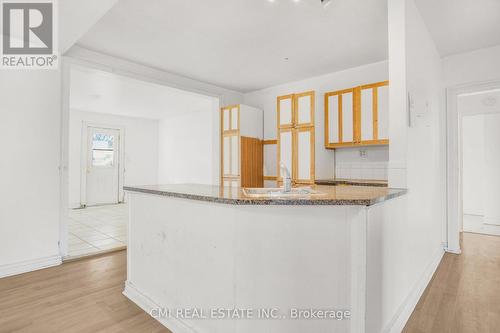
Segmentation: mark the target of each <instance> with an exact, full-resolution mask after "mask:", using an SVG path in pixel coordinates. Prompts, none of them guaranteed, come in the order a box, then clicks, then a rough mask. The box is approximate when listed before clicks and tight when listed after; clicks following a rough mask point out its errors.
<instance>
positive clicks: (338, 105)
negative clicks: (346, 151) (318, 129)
mask: <svg viewBox="0 0 500 333" xmlns="http://www.w3.org/2000/svg"><path fill="white" fill-rule="evenodd" d="M354 101H355V94H354V89H345V90H340V91H335V92H330V93H326V94H325V146H326V147H327V148H335V147H342V146H352V145H354V144H355V142H356V129H355V126H356V121H355V107H354V105H355V103H354Z"/></svg>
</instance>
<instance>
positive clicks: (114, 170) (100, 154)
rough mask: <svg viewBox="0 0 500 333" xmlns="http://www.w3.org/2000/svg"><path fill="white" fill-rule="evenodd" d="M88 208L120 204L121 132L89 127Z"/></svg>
mask: <svg viewBox="0 0 500 333" xmlns="http://www.w3.org/2000/svg"><path fill="white" fill-rule="evenodd" d="M87 138H88V142H87V175H86V182H87V184H86V196H87V198H86V199H87V206H92V205H102V204H116V203H118V202H119V192H120V191H119V163H120V131H119V130H117V129H109V128H99V127H88V130H87Z"/></svg>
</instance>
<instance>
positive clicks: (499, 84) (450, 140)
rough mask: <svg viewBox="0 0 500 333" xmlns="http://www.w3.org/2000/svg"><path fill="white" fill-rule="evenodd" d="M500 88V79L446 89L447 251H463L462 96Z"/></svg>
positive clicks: (458, 252) (457, 252)
mask: <svg viewBox="0 0 500 333" xmlns="http://www.w3.org/2000/svg"><path fill="white" fill-rule="evenodd" d="M494 89H500V80H495V81H487V82H474V83H466V84H461V85H457V86H452V87H448V88H447V89H446V125H447V126H446V137H447V140H446V141H447V142H446V151H447V166H446V169H447V224H446V225H447V230H446V234H447V245H446V251H447V252H451V253H456V254H460V253H461V252H462V250H461V247H460V233H461V232H462V225H463V193H462V191H463V188H462V185H463V183H462V117H463V114H462V113H461V112H459V110H458V97H459V96H460V95H464V94H470V93H476V92H481V91H487V90H494Z"/></svg>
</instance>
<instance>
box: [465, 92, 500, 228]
mask: <svg viewBox="0 0 500 333" xmlns="http://www.w3.org/2000/svg"><path fill="white" fill-rule="evenodd" d="M486 96H487V97H485V98H491V96H493V94H491V95H490V94H486ZM459 103H460V102H459ZM464 104H471V102H470V101H461V103H460V104H459V108H463V107H464ZM466 107H469V105H467V106H466ZM475 110H477V109H475ZM470 111H472V110H470ZM495 111H496V110H495ZM498 111H499V113H484V114H467V113H465V114H464V116H463V117H462V193H463V231H464V232H473V233H479V234H487V235H495V236H500V206H499V205H498V202H499V201H500V187H499V186H500V174H499V172H498V170H500V158H499V154H498V147H500V131H499V130H498V129H499V128H500V110H498Z"/></svg>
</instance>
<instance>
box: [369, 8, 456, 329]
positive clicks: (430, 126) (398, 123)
mask: <svg viewBox="0 0 500 333" xmlns="http://www.w3.org/2000/svg"><path fill="white" fill-rule="evenodd" d="M388 5H389V36H390V37H392V38H393V39H391V40H390V45H389V48H390V50H389V68H390V69H389V72H390V78H389V79H390V81H391V91H390V96H389V98H390V119H391V121H390V133H389V139H390V140H391V147H390V152H389V158H390V161H389V165H390V170H389V172H390V175H389V185H390V186H407V187H408V191H409V192H408V195H407V196H406V197H404V198H403V200H400V202H399V203H398V206H397V207H394V209H393V210H389V211H386V212H379V213H380V214H382V218H381V219H380V227H381V228H382V230H380V229H379V230H376V229H374V232H376V234H378V237H379V241H378V242H379V244H377V243H375V244H374V245H378V247H379V248H378V250H377V251H376V253H374V254H373V255H374V256H375V257H376V258H378V260H377V262H382V263H383V265H382V266H381V267H380V266H376V265H369V266H368V276H367V281H371V287H369V288H368V289H367V290H368V295H367V325H366V326H367V327H369V328H370V332H388V331H392V332H400V331H401V330H402V328H403V326H404V324H405V323H406V321H407V319H408V317H409V316H410V314H411V312H412V310H413V308H414V306H415V305H416V302H417V301H418V299H419V297H420V294H421V293H422V292H423V290H424V288H425V285H426V284H427V282H428V279H429V278H430V276H431V275H432V273H433V272H434V270H435V268H436V266H437V263H438V262H439V259H440V258H441V256H442V253H443V247H442V240H443V232H444V230H445V217H446V215H445V212H446V211H445V203H446V201H445V198H446V197H445V193H446V192H445V189H446V187H445V185H446V183H445V179H446V178H445V176H446V173H445V166H446V163H445V156H446V155H445V149H444V148H445V146H444V144H445V142H446V140H445V137H444V135H445V133H446V131H445V127H444V126H445V109H444V89H443V85H442V64H441V59H440V57H439V54H438V52H437V50H436V47H435V44H434V41H433V40H432V38H431V36H430V34H429V32H428V30H427V27H426V26H425V24H424V22H423V19H422V17H421V15H420V13H419V11H418V9H417V8H416V6H415V3H414V0H404V1H401V0H389V2H388ZM393 87H395V88H393ZM408 91H409V92H410V94H411V95H412V99H413V101H414V106H413V108H412V117H411V120H412V126H411V127H408V118H407V116H408V114H407V108H406V100H407V99H406V98H407V92H408ZM393 144H394V147H392V145H393ZM372 227H373V228H376V226H372ZM369 232H371V231H369ZM374 245H373V244H372V245H370V246H371V247H372V246H374ZM375 249H376V247H375ZM369 252H370V251H369ZM369 261H370V260H369Z"/></svg>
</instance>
